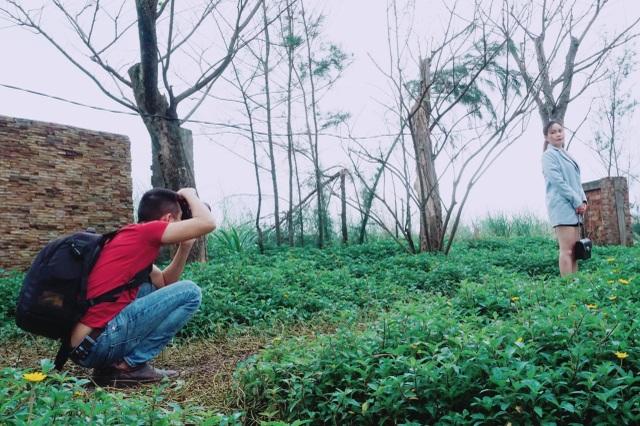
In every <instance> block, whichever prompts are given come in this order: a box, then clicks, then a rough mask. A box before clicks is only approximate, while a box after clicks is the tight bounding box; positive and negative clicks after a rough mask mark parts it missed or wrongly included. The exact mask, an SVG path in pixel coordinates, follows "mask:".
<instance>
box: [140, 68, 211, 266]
mask: <svg viewBox="0 0 640 426" xmlns="http://www.w3.org/2000/svg"><path fill="white" fill-rule="evenodd" d="M129 76H130V77H131V81H132V84H133V93H134V96H135V99H136V103H137V105H138V108H139V109H140V116H141V117H142V121H143V122H144V124H145V126H146V127H147V130H148V132H149V135H151V144H152V151H153V152H155V155H154V157H155V158H156V159H157V161H158V164H159V167H158V171H159V173H158V175H157V176H155V177H154V179H155V182H154V185H156V184H157V185H158V186H161V187H163V188H168V189H172V190H174V191H177V190H179V189H181V188H195V187H196V182H195V177H194V175H193V167H192V166H191V164H190V162H189V157H188V154H187V152H186V151H185V148H184V146H185V142H184V139H185V138H186V137H188V136H189V135H190V132H188V131H185V130H184V129H182V128H181V127H180V120H178V118H177V115H176V113H175V111H173V110H172V109H171V108H170V107H169V104H168V102H167V100H166V98H165V97H164V96H162V95H161V94H160V93H159V92H158V93H156V94H155V96H150V94H149V93H148V92H147V90H148V86H147V87H146V88H145V86H144V84H143V75H142V73H141V66H140V64H136V65H134V66H132V67H131V68H130V69H129ZM151 99H154V101H152V100H151ZM206 260H207V250H206V238H205V237H203V238H200V239H199V240H198V241H197V242H196V244H194V246H193V248H192V249H191V252H190V253H189V261H190V262H193V261H206Z"/></svg>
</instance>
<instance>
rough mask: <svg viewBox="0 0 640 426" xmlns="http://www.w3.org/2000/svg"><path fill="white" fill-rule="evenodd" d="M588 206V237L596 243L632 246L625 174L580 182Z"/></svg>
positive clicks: (586, 223) (586, 227)
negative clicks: (623, 175)
mask: <svg viewBox="0 0 640 426" xmlns="http://www.w3.org/2000/svg"><path fill="white" fill-rule="evenodd" d="M582 187H583V188H584V192H585V193H586V194H587V202H588V203H589V208H588V209H587V213H586V214H585V217H584V220H585V230H586V233H587V236H588V237H589V238H591V239H592V240H593V241H594V243H595V244H598V245H626V246H631V245H633V232H632V230H631V212H630V209H629V187H628V185H627V179H626V178H624V177H607V178H603V179H600V180H596V181H593V182H587V183H585V184H583V185H582Z"/></svg>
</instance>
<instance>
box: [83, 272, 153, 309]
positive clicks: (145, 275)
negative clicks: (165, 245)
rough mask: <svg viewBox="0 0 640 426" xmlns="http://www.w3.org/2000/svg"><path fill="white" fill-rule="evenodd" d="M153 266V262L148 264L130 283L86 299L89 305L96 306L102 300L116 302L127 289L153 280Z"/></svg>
mask: <svg viewBox="0 0 640 426" xmlns="http://www.w3.org/2000/svg"><path fill="white" fill-rule="evenodd" d="M152 268H153V264H151V265H149V266H147V267H146V268H144V269H143V270H142V271H140V272H138V273H137V274H135V275H134V276H133V278H132V279H131V281H129V282H128V283H125V284H122V285H121V286H118V287H116V288H114V289H112V290H109V291H108V292H106V293H103V294H101V295H100V296H96V297H94V298H92V299H88V300H87V301H86V303H87V306H94V305H96V304H98V303H102V302H115V301H116V300H118V298H119V297H120V296H121V295H122V293H123V292H124V291H126V290H130V289H132V288H136V287H140V286H141V285H142V283H144V282H151V279H150V278H149V274H151V269H152Z"/></svg>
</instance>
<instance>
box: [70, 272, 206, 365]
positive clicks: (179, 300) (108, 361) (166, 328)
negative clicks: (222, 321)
mask: <svg viewBox="0 0 640 426" xmlns="http://www.w3.org/2000/svg"><path fill="white" fill-rule="evenodd" d="M201 300H202V292H201V291H200V288H199V287H198V286H197V285H196V284H194V283H193V282H191V281H178V282H176V283H173V284H171V285H168V286H166V287H163V288H161V289H159V290H156V288H155V286H153V284H150V283H144V284H142V285H141V286H140V290H139V292H138V296H137V298H136V300H134V301H133V302H131V303H130V304H129V305H128V306H127V307H126V308H124V309H123V310H122V311H121V312H120V313H119V314H118V315H116V316H115V318H113V319H112V320H111V321H109V323H108V324H107V326H106V327H105V329H104V332H103V333H102V334H101V335H100V336H98V338H97V339H96V341H95V344H94V345H93V347H92V348H91V349H90V351H89V355H88V356H87V357H86V358H85V359H83V360H81V361H79V362H78V364H80V365H81V366H83V367H88V368H91V367H92V368H103V367H107V366H110V365H113V364H116V363H118V362H120V361H121V360H124V361H125V362H126V363H127V364H129V365H130V366H131V367H135V366H137V365H140V364H143V363H145V362H147V361H149V360H150V359H152V358H154V357H155V356H156V355H158V354H159V353H160V351H161V350H162V349H164V347H165V346H167V344H168V343H169V340H171V338H172V337H173V336H175V335H176V333H178V331H180V329H181V328H182V327H183V326H184V325H185V324H186V323H187V321H189V319H190V318H191V317H192V316H193V314H195V312H196V310H197V309H198V307H199V306H200V301H201Z"/></svg>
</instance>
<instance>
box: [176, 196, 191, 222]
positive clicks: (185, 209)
mask: <svg viewBox="0 0 640 426" xmlns="http://www.w3.org/2000/svg"><path fill="white" fill-rule="evenodd" d="M178 204H180V210H182V220H187V219H191V218H192V217H193V214H191V207H189V203H188V202H187V199H186V198H184V197H180V198H179V199H178Z"/></svg>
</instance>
